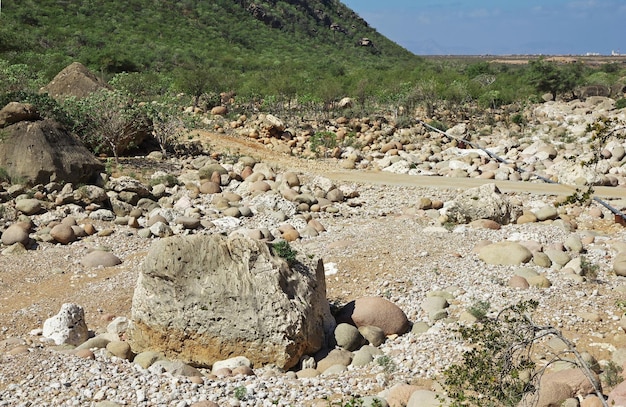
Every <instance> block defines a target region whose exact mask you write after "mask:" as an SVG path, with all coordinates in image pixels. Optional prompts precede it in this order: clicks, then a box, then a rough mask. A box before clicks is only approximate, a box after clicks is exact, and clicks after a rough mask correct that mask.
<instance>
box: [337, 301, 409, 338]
mask: <svg viewBox="0 0 626 407" xmlns="http://www.w3.org/2000/svg"><path fill="white" fill-rule="evenodd" d="M336 320H337V323H338V324H340V323H349V324H352V325H355V326H356V327H357V328H359V327H362V326H367V325H373V326H377V327H379V328H380V329H382V330H383V331H384V332H385V335H392V334H398V335H401V334H403V333H405V332H406V331H407V330H408V329H409V325H410V324H409V320H408V318H407V317H406V314H405V313H404V311H402V310H401V309H400V308H399V307H398V306H397V305H395V304H394V303H392V302H390V301H388V300H386V299H384V298H382V297H362V298H357V299H356V300H354V301H351V302H349V303H348V304H346V305H345V306H344V307H343V308H342V309H341V310H340V311H339V313H338V314H337V316H336Z"/></svg>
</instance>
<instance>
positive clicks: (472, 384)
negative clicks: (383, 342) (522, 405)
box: [443, 301, 601, 407]
mask: <svg viewBox="0 0 626 407" xmlns="http://www.w3.org/2000/svg"><path fill="white" fill-rule="evenodd" d="M537 306H538V302H536V301H525V302H521V303H518V304H516V305H512V306H510V307H508V308H505V309H504V310H502V311H501V312H500V313H499V314H498V315H497V316H496V317H493V318H492V317H484V318H483V319H482V320H481V321H480V322H478V323H476V324H474V325H471V326H461V327H460V328H459V329H458V333H459V335H460V337H461V339H462V340H463V341H465V342H467V344H468V346H469V350H467V351H465V352H464V353H463V355H462V358H463V361H462V363H460V364H455V365H452V366H450V367H448V368H447V369H446V370H445V371H444V373H443V385H444V387H445V389H446V391H447V396H448V397H449V398H450V400H452V403H451V406H452V407H461V406H481V407H484V406H487V407H496V406H511V407H512V406H517V405H518V403H519V402H520V401H521V400H522V398H525V397H531V396H533V395H534V394H535V393H536V391H537V389H538V385H539V379H540V377H541V375H542V374H543V371H544V370H545V368H546V367H547V366H546V367H542V368H538V367H537V364H536V363H535V361H534V359H533V358H534V347H536V346H538V345H539V344H541V343H542V341H544V340H545V339H546V338H548V337H551V336H554V337H557V338H559V339H560V340H561V341H563V342H564V343H565V344H566V345H567V351H566V353H573V354H574V356H575V358H576V361H575V364H576V365H577V367H578V368H580V369H581V370H582V371H583V372H584V373H585V375H586V376H587V378H588V379H589V381H590V382H591V384H592V385H593V386H594V388H595V390H596V393H597V394H598V395H600V396H601V391H600V385H599V383H597V382H596V380H595V378H594V376H593V373H592V372H591V371H590V370H589V367H588V366H587V364H586V363H585V361H584V360H583V358H582V357H581V355H580V354H579V353H578V352H577V351H576V349H575V347H574V345H573V344H572V343H571V342H570V341H569V340H567V339H566V338H565V337H564V336H563V335H562V334H561V333H560V332H559V331H558V330H556V329H555V328H553V327H551V326H538V325H537V324H535V323H534V322H533V321H532V319H531V317H530V316H529V313H530V312H532V311H533V310H534V309H536V307H537ZM546 352H547V351H546ZM562 355H563V354H557V355H554V356H553V359H552V360H550V361H549V363H548V366H549V365H550V363H552V362H554V361H557V360H562Z"/></svg>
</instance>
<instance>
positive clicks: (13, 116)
mask: <svg viewBox="0 0 626 407" xmlns="http://www.w3.org/2000/svg"><path fill="white" fill-rule="evenodd" d="M40 119H41V116H39V113H38V112H37V109H35V107H34V106H33V105H31V104H28V103H19V102H10V103H9V104H7V105H6V106H5V107H3V108H2V110H0V128H2V127H6V126H10V125H11V124H14V123H17V122H21V121H36V120H40Z"/></svg>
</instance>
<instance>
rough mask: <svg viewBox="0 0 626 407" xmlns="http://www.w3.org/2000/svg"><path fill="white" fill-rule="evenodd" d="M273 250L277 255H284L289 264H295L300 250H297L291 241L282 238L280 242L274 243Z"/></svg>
mask: <svg viewBox="0 0 626 407" xmlns="http://www.w3.org/2000/svg"><path fill="white" fill-rule="evenodd" d="M272 251H273V252H274V254H276V255H277V256H279V257H282V258H283V259H285V261H286V262H287V263H288V264H289V265H292V264H294V263H295V262H296V255H297V254H298V252H297V251H295V250H294V249H293V248H292V247H291V245H290V244H289V242H287V241H286V240H281V241H280V242H277V243H274V244H273V245H272Z"/></svg>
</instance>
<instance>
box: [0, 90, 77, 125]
mask: <svg viewBox="0 0 626 407" xmlns="http://www.w3.org/2000/svg"><path fill="white" fill-rule="evenodd" d="M9 102H20V103H30V104H31V105H33V106H35V108H37V111H38V112H39V114H40V115H41V116H42V117H45V118H50V119H54V120H56V121H58V122H59V123H61V124H63V125H66V126H69V127H72V123H73V121H72V119H71V117H70V116H69V115H68V114H67V112H66V111H65V110H64V109H63V107H62V106H61V105H60V104H59V103H58V102H57V101H56V100H54V99H52V98H51V97H50V96H49V95H48V94H47V93H36V92H32V91H28V90H18V91H14V92H7V93H5V94H2V95H0V108H1V106H6V105H7V103H9Z"/></svg>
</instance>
